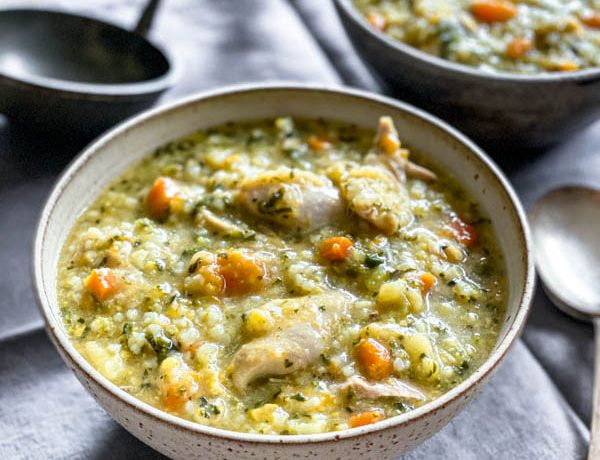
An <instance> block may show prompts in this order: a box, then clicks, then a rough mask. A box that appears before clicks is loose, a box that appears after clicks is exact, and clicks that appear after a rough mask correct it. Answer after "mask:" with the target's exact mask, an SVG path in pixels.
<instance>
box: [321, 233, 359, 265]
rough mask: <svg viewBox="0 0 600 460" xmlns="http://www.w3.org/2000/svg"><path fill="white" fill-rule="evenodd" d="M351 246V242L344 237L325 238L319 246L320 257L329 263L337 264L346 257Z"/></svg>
mask: <svg viewBox="0 0 600 460" xmlns="http://www.w3.org/2000/svg"><path fill="white" fill-rule="evenodd" d="M352 246H353V244H352V241H351V240H350V239H349V238H346V237H345V236H334V237H332V238H327V239H326V240H325V241H323V243H322V244H321V257H323V258H324V259H327V260H329V261H330V262H339V261H341V260H344V259H345V258H346V257H348V254H349V253H350V248H351V247H352Z"/></svg>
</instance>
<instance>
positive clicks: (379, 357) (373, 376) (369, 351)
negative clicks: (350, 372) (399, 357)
mask: <svg viewBox="0 0 600 460" xmlns="http://www.w3.org/2000/svg"><path fill="white" fill-rule="evenodd" d="M354 352H355V354H356V360H357V361H358V365H359V367H360V370H361V372H362V374H363V375H364V376H365V377H367V378H368V379H370V380H382V379H384V378H386V377H389V376H390V375H391V374H392V371H393V370H394V369H393V364H392V356H391V354H390V351H389V350H388V348H387V347H386V346H385V345H383V344H382V343H381V342H378V341H377V340H375V339H371V338H368V339H362V340H361V341H360V342H359V343H358V345H356V347H355V348H354Z"/></svg>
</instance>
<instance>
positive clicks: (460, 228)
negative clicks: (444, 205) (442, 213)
mask: <svg viewBox="0 0 600 460" xmlns="http://www.w3.org/2000/svg"><path fill="white" fill-rule="evenodd" d="M447 228H448V230H450V233H451V234H452V236H453V237H454V238H455V239H456V241H458V242H459V243H462V244H464V245H465V246H467V247H468V248H471V247H473V246H475V245H476V244H477V242H478V241H479V233H478V232H477V229H476V228H475V227H474V226H473V225H471V224H469V223H467V222H465V221H464V220H462V219H461V218H460V217H458V216H454V217H453V218H452V220H451V221H450V223H449V224H448V226H447Z"/></svg>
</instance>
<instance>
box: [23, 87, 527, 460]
mask: <svg viewBox="0 0 600 460" xmlns="http://www.w3.org/2000/svg"><path fill="white" fill-rule="evenodd" d="M382 114H387V115H391V116H392V117H393V118H394V121H395V123H396V125H397V127H398V131H399V133H400V137H401V139H402V141H403V143H404V144H406V145H407V146H409V147H410V148H412V149H414V150H417V151H420V152H423V153H424V154H427V155H428V156H429V157H430V158H431V159H432V160H433V161H434V162H435V163H437V165H438V166H439V167H441V168H445V169H447V170H448V171H449V172H450V173H451V174H453V175H454V176H455V177H456V178H458V179H459V180H460V181H461V182H462V184H463V186H464V188H465V189H466V190H467V191H468V192H469V193H470V194H471V195H472V196H473V197H475V198H476V199H477V200H478V201H479V204H480V206H481V208H482V209H483V211H484V212H485V213H486V214H488V215H489V216H490V217H491V219H492V222H493V226H494V228H495V229H496V232H497V235H498V238H499V243H500V246H501V249H502V252H503V254H504V257H505V260H506V264H507V266H508V268H509V269H508V270H507V274H508V278H509V280H508V287H509V295H508V311H507V314H506V318H505V320H504V324H503V326H502V331H501V333H500V337H499V340H498V343H497V345H496V347H495V349H494V351H493V352H492V354H491V355H490V356H489V358H488V359H487V360H486V361H485V363H484V364H483V365H482V366H481V367H480V368H479V369H477V370H476V371H475V372H474V373H473V374H472V375H471V376H470V377H469V378H468V379H467V380H465V381H464V382H463V383H461V384H460V385H458V386H456V387H455V388H453V389H452V390H450V391H449V392H447V393H445V394H444V395H443V396H441V397H439V398H438V399H436V400H434V401H432V402H430V403H428V404H425V405H424V406H422V407H420V408H418V409H416V410H413V411H411V412H409V413H406V414H403V415H400V416H397V417H393V418H390V419H388V420H385V421H383V422H380V423H377V424H375V425H370V426H366V427H360V428H354V429H350V430H346V431H340V432H332V433H324V434H317V435H296V436H276V435H257V434H246V433H236V432H231V431H225V430H221V429H215V428H210V427H206V426H203V425H199V424H196V423H193V422H189V421H186V420H183V419H180V418H177V417H175V416H173V415H169V414H167V413H165V412H162V411H160V410H158V409H156V408H154V407H152V406H150V405H148V404H145V403H143V402H141V401H139V400H137V399H136V398H134V397H133V396H131V395H129V394H128V393H126V392H125V391H123V390H121V389H120V388H118V387H117V386H116V385H114V384H113V383H111V382H110V381H108V380H107V379H106V378H105V377H103V376H102V375H101V374H100V373H99V372H98V371H96V370H95V369H94V368H93V367H92V366H91V365H90V364H89V363H88V362H87V361H86V360H85V359H84V358H83V357H82V356H81V355H80V354H79V353H78V352H77V350H76V349H75V348H74V347H73V345H72V344H71V343H70V341H69V338H68V336H67V333H66V332H65V329H64V327H63V324H62V321H61V317H60V311H59V306H58V302H57V296H56V294H57V293H56V276H57V261H58V256H59V251H60V249H61V247H62V245H63V242H64V240H65V237H66V235H67V233H68V231H69V229H70V228H71V226H72V225H73V223H74V221H75V219H76V218H77V216H78V215H79V214H80V213H81V212H82V211H83V210H84V209H85V208H86V206H88V205H89V204H90V203H91V201H92V200H93V199H94V198H95V197H96V196H97V195H98V193H99V192H100V191H101V190H103V189H104V187H106V186H107V184H108V183H109V182H110V181H111V180H112V179H113V178H115V177H116V176H117V175H119V174H120V173H121V172H122V171H123V170H124V169H125V168H127V167H128V166H129V165H130V164H132V163H133V162H136V161H138V160H140V159H141V158H142V157H144V156H145V155H147V154H148V153H150V152H151V151H152V150H153V149H155V148H156V147H158V146H160V145H162V144H164V143H166V142H169V141H172V140H176V139H178V138H181V137H182V136H184V135H186V134H188V133H190V132H192V131H195V130H197V129H199V128H207V127H210V126H214V125H218V124H221V123H224V122H227V121H240V120H251V119H258V118H266V117H276V116H281V115H291V116H294V117H308V118H310V117H313V118H316V117H323V118H325V119H334V120H341V121H345V122H352V123H355V124H357V125H360V126H369V127H372V126H373V124H374V123H375V122H376V120H377V119H378V117H379V116H380V115H382ZM529 241H530V239H529V231H528V229H527V224H526V221H525V216H524V213H523V210H522V209H521V205H520V204H519V201H518V199H517V197H516V195H515V193H514V191H513V190H512V188H511V187H510V185H509V184H508V182H507V180H506V178H505V177H504V176H503V175H502V173H501V172H500V171H499V170H498V168H497V167H496V166H495V165H494V164H493V163H492V162H491V161H490V160H489V159H488V158H487V157H486V156H485V155H484V154H483V153H482V152H481V150H479V149H478V148H477V147H476V146H475V145H473V144H472V143H471V142H470V141H469V140H468V139H466V138H465V137H464V136H462V135H461V134H460V133H458V132H457V131H455V130H454V129H452V128H451V127H449V126H448V125H446V124H444V123H443V122H441V121H440V120H438V119H436V118H434V117H432V116H430V115H428V114H426V113H424V112H422V111H420V110H417V109H415V108H413V107H411V106H408V105H405V104H403V103H400V102H396V101H394V100H391V99H388V98H385V97H381V96H377V95H374V94H370V93H365V92H360V91H354V90H349V89H333V88H325V87H321V86H311V85H301V84H273V85H260V86H238V87H233V88H228V89H223V90H217V91H213V92H209V93H205V94H200V95H198V96H194V97H192V98H190V99H186V100H183V101H181V102H177V103H175V104H171V105H169V106H166V107H162V108H159V109H156V110H153V111H150V112H146V113H143V114H141V115H139V116H137V117H135V118H133V119H131V120H129V121H127V122H125V123H124V124H122V125H120V126H118V127H116V128H115V129H113V130H112V131H110V132H108V133H107V134H106V135H104V136H103V137H101V138H100V139H99V140H97V141H96V142H94V143H93V144H92V145H91V146H89V147H88V148H86V149H85V151H84V152H83V153H82V154H81V155H80V156H79V157H78V158H76V159H75V160H74V161H73V163H71V165H70V166H69V167H68V168H67V170H66V171H65V172H64V174H63V175H62V177H61V178H60V180H59V181H58V183H57V184H56V186H55V188H54V190H53V191H52V194H51V195H50V197H49V199H48V202H47V204H46V206H45V208H44V210H43V212H42V215H41V219H40V222H39V227H38V229H37V235H36V238H35V242H34V250H33V278H34V285H35V288H36V290H37V294H38V299H39V304H40V308H41V312H42V314H43V316H44V318H45V320H46V325H47V328H48V333H49V335H50V337H51V338H52V341H53V342H54V344H55V345H56V348H57V349H58V351H59V352H60V354H61V356H62V357H63V359H64V360H65V361H66V363H67V364H68V366H69V367H70V368H71V369H72V370H73V371H74V372H75V375H76V376H77V378H78V379H79V380H80V381H81V383H82V384H83V385H84V386H85V387H86V388H87V390H88V391H89V392H90V393H91V394H92V395H93V396H94V398H96V400H97V401H98V402H99V403H100V405H101V406H102V407H103V408H104V409H105V410H106V411H107V412H108V413H109V414H110V415H111V416H112V417H114V418H115V420H117V422H119V423H120V424H121V425H122V426H123V427H125V428H126V429H127V430H128V431H129V432H131V433H132V434H133V435H134V436H136V437H137V438H139V439H140V440H142V441H143V442H145V443H147V444H149V445H150V446H152V447H153V448H155V449H156V450H158V451H160V452H162V453H163V454H165V455H168V456H170V457H173V458H178V459H179V458H180V459H184V458H185V459H194V458H198V459H200V458H202V459H208V458H236V459H240V460H241V459H250V458H252V459H256V458H268V459H275V458H309V457H315V456H327V457H329V458H330V459H331V460H333V459H335V458H342V459H348V458H356V456H357V454H359V453H360V457H361V458H362V459H364V460H367V459H377V460H382V459H385V458H394V457H396V456H398V455H399V454H400V453H402V452H404V451H406V450H408V449H411V448H412V447H414V446H416V445H417V444H418V443H420V442H421V441H423V440H424V439H426V438H428V437H429V436H431V435H432V434H433V433H435V432H437V431H438V430H440V429H441V428H442V427H443V426H444V425H445V424H446V423H448V421H450V419H452V417H454V416H455V415H456V414H457V413H458V412H459V411H460V410H461V409H462V408H463V407H464V406H465V405H466V404H467V402H469V401H470V400H471V399H472V398H473V396H474V395H475V394H476V393H477V391H478V390H479V388H481V386H482V384H483V383H485V382H486V381H487V380H488V379H489V377H490V375H491V374H492V372H493V370H494V369H495V367H496V366H497V365H498V363H499V362H500V361H502V359H503V358H504V356H505V355H506V352H507V351H508V349H509V347H510V346H511V344H512V343H513V342H514V341H515V340H516V338H517V336H518V334H519V332H520V330H521V328H522V327H523V324H524V322H525V319H526V316H527V312H528V309H529V304H530V301H531V296H532V291H533V284H534V269H533V265H532V257H531V252H530V242H529ZM490 417H493V414H490Z"/></svg>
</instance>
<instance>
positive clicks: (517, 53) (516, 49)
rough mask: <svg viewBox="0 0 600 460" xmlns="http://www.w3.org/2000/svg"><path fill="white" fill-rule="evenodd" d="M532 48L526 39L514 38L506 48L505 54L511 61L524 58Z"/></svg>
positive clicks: (531, 44) (530, 42) (529, 41)
mask: <svg viewBox="0 0 600 460" xmlns="http://www.w3.org/2000/svg"><path fill="white" fill-rule="evenodd" d="M531 48H533V42H532V41H531V40H529V39H528V38H515V39H514V40H512V41H511V42H509V43H508V45H507V46H506V54H507V55H508V57H509V58H511V59H519V58H522V57H523V56H525V55H526V54H527V53H529V51H530V50H531Z"/></svg>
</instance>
